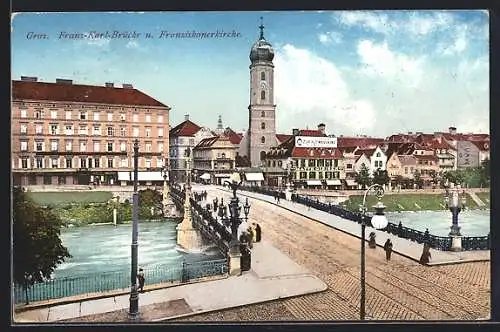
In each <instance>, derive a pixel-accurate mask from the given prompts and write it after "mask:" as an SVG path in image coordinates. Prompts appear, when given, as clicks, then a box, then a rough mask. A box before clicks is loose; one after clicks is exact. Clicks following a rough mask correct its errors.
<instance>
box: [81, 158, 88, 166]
mask: <svg viewBox="0 0 500 332" xmlns="http://www.w3.org/2000/svg"><path fill="white" fill-rule="evenodd" d="M80 168H87V159H85V158H80Z"/></svg>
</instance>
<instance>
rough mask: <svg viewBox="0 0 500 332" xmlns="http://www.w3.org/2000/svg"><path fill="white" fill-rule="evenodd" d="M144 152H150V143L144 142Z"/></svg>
mask: <svg viewBox="0 0 500 332" xmlns="http://www.w3.org/2000/svg"><path fill="white" fill-rule="evenodd" d="M146 152H151V142H146Z"/></svg>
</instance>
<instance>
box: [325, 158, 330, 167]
mask: <svg viewBox="0 0 500 332" xmlns="http://www.w3.org/2000/svg"><path fill="white" fill-rule="evenodd" d="M331 166H332V160H331V159H326V160H325V167H331Z"/></svg>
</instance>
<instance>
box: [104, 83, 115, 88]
mask: <svg viewBox="0 0 500 332" xmlns="http://www.w3.org/2000/svg"><path fill="white" fill-rule="evenodd" d="M105 86H106V88H114V87H115V84H114V83H113V82H106V84H105Z"/></svg>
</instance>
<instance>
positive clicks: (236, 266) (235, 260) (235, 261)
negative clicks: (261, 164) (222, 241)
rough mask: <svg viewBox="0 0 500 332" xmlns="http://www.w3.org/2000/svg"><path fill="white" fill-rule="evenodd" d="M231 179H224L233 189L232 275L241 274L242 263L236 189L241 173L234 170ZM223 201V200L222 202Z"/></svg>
mask: <svg viewBox="0 0 500 332" xmlns="http://www.w3.org/2000/svg"><path fill="white" fill-rule="evenodd" d="M230 180H231V181H227V180H226V181H224V184H227V185H228V186H229V188H231V190H232V191H233V197H231V201H230V202H229V213H230V216H231V219H230V220H231V241H230V242H229V274H230V275H240V274H241V265H240V264H241V263H240V257H241V252H240V241H239V239H238V227H239V226H240V224H241V219H240V218H239V215H240V209H241V208H240V207H239V199H238V196H236V191H237V190H238V187H239V186H240V185H241V182H242V181H241V177H240V174H239V173H237V172H234V173H233V174H232V175H231V178H230ZM221 203H222V202H221Z"/></svg>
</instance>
